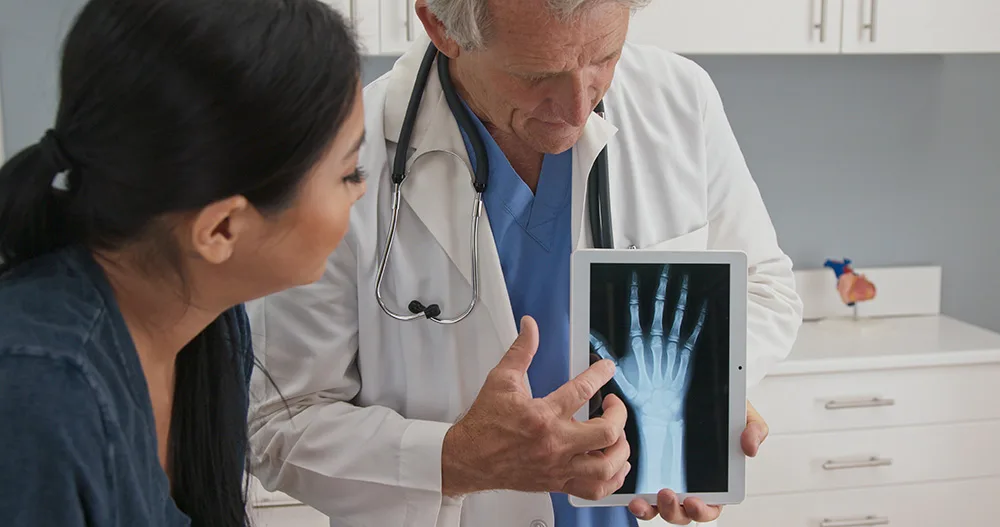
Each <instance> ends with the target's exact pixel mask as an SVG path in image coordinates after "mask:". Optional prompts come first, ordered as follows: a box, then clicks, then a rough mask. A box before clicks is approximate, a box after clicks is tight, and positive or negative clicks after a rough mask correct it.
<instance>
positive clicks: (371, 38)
mask: <svg viewBox="0 0 1000 527" xmlns="http://www.w3.org/2000/svg"><path fill="white" fill-rule="evenodd" d="M321 1H322V2H324V3H326V4H329V5H331V6H333V8H334V9H336V10H338V11H340V12H341V13H343V14H344V15H346V16H347V17H348V19H349V20H351V22H353V23H354V28H355V30H356V31H357V34H358V39H359V40H360V44H361V53H363V54H365V55H377V54H378V53H379V51H380V49H379V48H380V42H379V16H378V15H379V9H378V8H379V5H378V2H375V1H373V0H321Z"/></svg>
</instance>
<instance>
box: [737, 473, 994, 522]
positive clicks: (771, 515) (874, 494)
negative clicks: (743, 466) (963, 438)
mask: <svg viewBox="0 0 1000 527" xmlns="http://www.w3.org/2000/svg"><path fill="white" fill-rule="evenodd" d="M997 495H1000V478H981V479H969V480H961V481H947V482H941V483H930V484H918V485H902V486H897V487H880V488H876V489H850V490H838V491H829V492H810V493H802V494H785V495H779V496H764V497H756V498H749V499H747V500H746V501H745V502H743V503H742V504H740V505H730V506H728V507H726V509H725V510H724V511H723V513H722V517H720V518H719V521H718V524H719V527H765V526H774V527H869V526H874V525H887V526H889V527H894V526H898V527H944V526H949V527H950V526H954V527H995V526H996V525H997V524H998V523H1000V500H997V499H996V496H997ZM824 522H825V523H824Z"/></svg>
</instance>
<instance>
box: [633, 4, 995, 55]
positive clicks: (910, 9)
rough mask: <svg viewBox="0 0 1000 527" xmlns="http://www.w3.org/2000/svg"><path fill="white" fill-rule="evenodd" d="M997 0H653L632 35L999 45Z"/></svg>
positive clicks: (808, 49)
mask: <svg viewBox="0 0 1000 527" xmlns="http://www.w3.org/2000/svg"><path fill="white" fill-rule="evenodd" d="M998 28H1000V1H997V0H947V1H946V0H756V1H752V2H748V1H746V0H654V1H653V2H652V3H651V4H650V5H649V6H648V7H646V8H645V9H643V10H641V11H639V12H638V13H637V14H636V16H635V17H633V19H632V23H631V26H630V28H629V40H631V41H633V42H636V43H644V44H652V45H656V46H660V47H663V48H665V49H669V50H671V51H674V52H677V53H682V54H806V53H808V54H832V53H988V52H1000V29H998Z"/></svg>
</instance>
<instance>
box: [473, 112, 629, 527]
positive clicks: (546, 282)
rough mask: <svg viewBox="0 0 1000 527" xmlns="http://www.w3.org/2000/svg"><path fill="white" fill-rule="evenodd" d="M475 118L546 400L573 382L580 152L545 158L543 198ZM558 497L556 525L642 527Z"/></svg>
mask: <svg viewBox="0 0 1000 527" xmlns="http://www.w3.org/2000/svg"><path fill="white" fill-rule="evenodd" d="M466 109H468V107H466ZM469 113H470V114H472V112H469ZM472 115H473V121H474V122H475V124H476V128H477V130H478V132H479V134H480V135H481V136H482V138H483V142H484V143H485V145H486V149H487V153H488V158H489V162H490V179H489V184H488V185H487V187H486V192H485V195H484V201H485V205H486V212H487V214H488V215H489V216H488V217H489V223H490V227H491V228H492V230H493V239H494V241H495V242H496V246H497V252H498V253H499V255H500V266H501V268H502V269H503V276H504V282H506V285H507V294H508V296H509V297H510V304H511V308H512V309H513V311H514V320H515V321H516V323H517V324H518V326H520V320H521V317H522V316H524V315H531V316H532V317H533V318H534V319H535V320H536V321H537V322H538V332H539V342H538V352H537V353H536V354H535V358H534V360H533V361H532V363H531V366H530V367H529V368H528V380H529V381H530V383H531V389H532V392H533V395H534V396H535V397H544V396H546V395H548V394H549V393H551V392H552V391H554V390H555V389H556V388H558V387H560V386H562V385H563V384H565V383H566V381H568V380H569V287H570V276H569V275H570V253H571V252H572V250H573V242H572V232H571V231H572V208H573V207H572V203H571V199H572V195H573V193H572V183H573V158H572V150H567V151H566V152H563V153H562V154H558V155H549V154H546V155H545V159H544V161H543V163H542V173H541V177H540V178H539V180H538V188H537V190H536V192H537V193H536V194H532V192H531V189H530V188H529V187H528V185H527V184H526V183H525V182H524V181H523V180H522V179H521V178H520V176H518V175H517V173H516V172H515V171H514V168H513V167H511V165H510V162H509V161H507V157H506V156H505V155H504V153H503V152H502V151H501V150H500V147H499V146H497V144H496V141H494V140H493V137H492V136H490V134H489V132H487V131H486V127H485V126H483V123H482V121H480V120H479V119H478V118H476V117H475V114H472ZM462 135H463V137H464V138H465V148H466V150H467V151H468V153H469V159H470V160H471V161H472V165H473V168H475V165H476V158H475V152H474V151H473V149H472V144H471V143H470V142H469V138H468V136H467V135H466V134H465V132H464V131H463V132H462ZM470 178H471V175H470ZM518 330H520V327H518ZM551 496H552V505H553V508H554V509H555V518H556V525H555V527H636V526H637V521H636V519H635V516H633V515H632V514H631V513H630V512H628V509H626V508H625V507H611V508H584V509H579V508H576V507H573V506H571V505H570V504H569V501H568V498H567V496H566V495H565V494H560V493H552V494H551Z"/></svg>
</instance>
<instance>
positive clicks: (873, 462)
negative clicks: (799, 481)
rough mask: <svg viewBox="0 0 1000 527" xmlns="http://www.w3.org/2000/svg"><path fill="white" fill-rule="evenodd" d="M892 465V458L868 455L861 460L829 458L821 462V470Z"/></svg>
mask: <svg viewBox="0 0 1000 527" xmlns="http://www.w3.org/2000/svg"><path fill="white" fill-rule="evenodd" d="M889 465H892V459H889V458H885V459H883V458H880V457H877V456H876V457H870V458H868V459H865V460H863V461H834V460H832V459H831V460H829V461H827V462H826V463H823V470H843V469H846V468H871V467H888V466H889Z"/></svg>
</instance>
